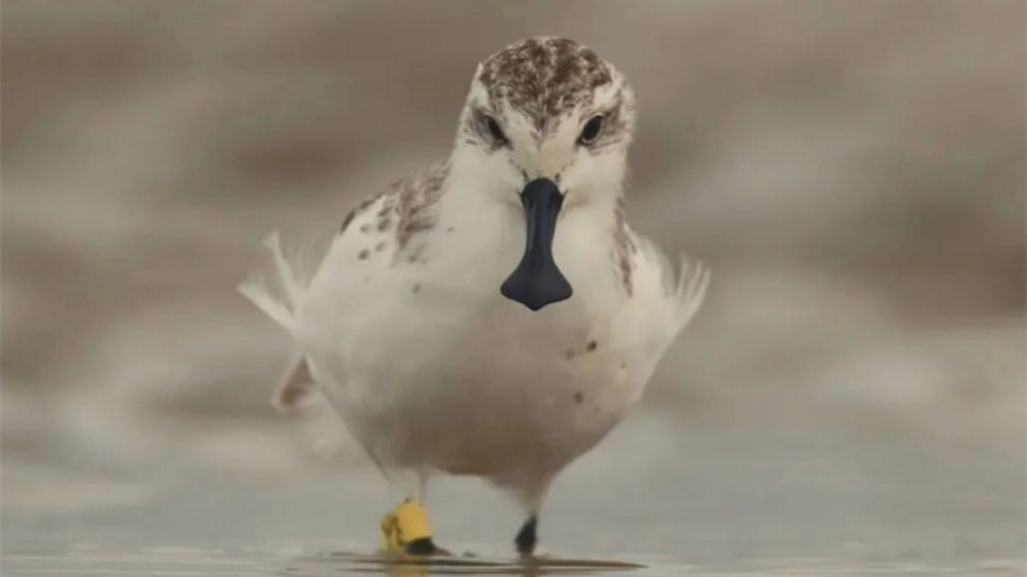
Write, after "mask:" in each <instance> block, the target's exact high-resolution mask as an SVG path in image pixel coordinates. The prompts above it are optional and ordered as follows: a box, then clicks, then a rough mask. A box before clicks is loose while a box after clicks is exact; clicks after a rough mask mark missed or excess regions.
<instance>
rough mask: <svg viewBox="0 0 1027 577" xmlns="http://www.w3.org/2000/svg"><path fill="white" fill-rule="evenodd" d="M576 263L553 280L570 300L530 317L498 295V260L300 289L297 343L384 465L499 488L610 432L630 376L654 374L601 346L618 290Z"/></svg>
mask: <svg viewBox="0 0 1027 577" xmlns="http://www.w3.org/2000/svg"><path fill="white" fill-rule="evenodd" d="M596 254H597V255H601V257H602V258H605V253H601V252H598V251H597V253H596ZM516 258H517V255H516V254H512V255H501V257H500V261H505V260H512V262H514V263H515V262H516V260H515V259H516ZM493 260H495V259H494V258H493ZM568 261H569V259H568ZM483 262H487V260H486V261H483ZM565 262H567V261H565ZM574 262H575V263H576V264H577V266H575V265H574V264H571V265H569V266H567V267H566V268H565V270H564V272H565V274H566V275H567V277H568V279H570V280H571V282H572V285H575V294H574V296H573V297H572V298H571V299H570V300H568V301H565V302H562V303H557V304H554V305H550V306H548V307H546V308H544V309H542V310H541V311H538V312H531V311H529V310H528V309H527V308H525V307H524V306H523V305H521V304H519V303H515V302H512V301H509V300H507V299H505V298H503V297H502V296H501V295H500V294H499V284H500V282H501V280H502V276H501V271H503V270H505V269H506V268H507V266H508V263H505V262H501V264H500V266H498V267H497V266H485V265H483V266H480V267H477V268H475V267H473V266H468V265H467V264H466V263H453V266H452V267H449V266H448V263H443V262H434V263H432V264H433V266H425V267H424V268H423V269H417V268H416V266H401V267H392V268H388V267H383V268H381V269H378V270H376V271H375V272H374V273H373V274H368V275H365V276H364V277H363V278H350V279H349V281H348V282H347V283H346V287H345V290H343V289H341V288H340V286H339V283H338V282H333V281H330V280H328V281H325V285H324V287H322V288H320V289H319V288H318V287H317V286H312V287H311V288H312V290H311V293H310V294H311V297H312V298H311V300H310V302H309V303H308V305H307V307H306V310H305V312H304V315H303V316H304V317H305V318H306V320H305V321H302V323H301V324H303V325H307V326H311V327H317V330H316V331H307V332H306V337H305V338H301V342H303V343H304V345H305V347H306V349H307V352H308V357H309V359H310V361H311V368H312V370H313V372H314V373H315V378H317V380H318V381H319V382H320V383H321V384H322V385H324V386H325V389H326V393H327V394H328V396H329V397H330V398H331V399H332V402H333V404H334V405H335V406H336V408H337V410H338V411H339V413H340V414H341V416H342V417H343V419H344V420H345V421H346V423H347V425H348V426H349V428H350V429H351V431H352V432H353V434H354V436H355V437H356V438H357V439H358V440H359V441H360V442H361V443H362V444H363V445H364V446H365V448H366V449H367V450H368V451H369V452H370V453H371V454H372V456H373V457H374V458H375V459H376V460H378V461H379V462H380V463H382V464H383V465H385V466H394V467H412V468H435V469H440V470H443V471H446V472H450V473H453V474H472V475H480V476H485V477H491V478H493V479H495V480H497V481H499V482H503V480H504V479H510V478H514V477H517V476H518V475H519V474H520V473H519V471H524V470H530V471H551V472H553V473H555V472H557V471H559V469H561V468H562V467H563V466H565V465H566V464H567V463H568V462H570V461H571V460H573V459H574V458H575V457H577V456H578V455H580V454H581V453H583V452H585V451H587V450H588V449H590V448H591V447H592V446H593V445H595V443H596V442H598V441H599V440H600V439H601V438H602V437H603V436H604V435H605V434H606V433H607V432H608V431H609V430H610V429H611V428H612V427H613V426H614V425H615V424H616V423H617V422H618V420H619V419H620V418H621V417H622V416H623V414H624V412H625V410H626V409H627V408H628V407H629V406H630V405H631V404H633V402H634V401H635V400H636V399H637V398H638V396H639V394H640V393H641V389H642V387H643V386H644V384H645V380H646V379H647V378H648V372H647V371H645V370H643V371H637V370H631V369H632V368H634V367H637V366H646V365H647V364H648V365H651V364H652V363H651V362H650V360H649V359H643V358H639V356H640V355H644V354H645V353H644V351H642V350H633V349H631V348H624V347H620V348H616V349H615V348H612V347H611V346H609V343H612V342H613V341H612V339H609V338H608V337H609V322H610V318H611V316H612V315H613V314H615V313H616V312H617V310H618V309H619V306H618V303H616V302H614V303H610V302H606V301H608V300H609V299H611V298H616V294H617V293H616V292H615V291H614V290H612V289H611V287H612V288H616V285H615V283H613V282H612V280H611V279H602V280H605V281H607V282H599V281H598V280H597V279H595V276H596V275H597V274H605V273H604V272H603V271H606V270H607V269H606V268H603V266H602V265H605V264H606V263H605V262H603V263H600V264H597V263H595V262H588V261H587V259H581V258H578V259H577V260H576V261H574ZM326 264H327V265H328V266H331V263H330V262H329V263H326ZM491 264H493V265H494V264H495V263H494V262H493V263H491ZM512 268H513V265H512V264H510V265H509V270H512ZM447 269H448V270H447ZM351 274H352V273H351ZM469 276H470V277H471V278H468V277H469ZM589 277H591V278H589ZM315 284H316V283H315ZM600 300H602V301H603V302H599V301H600ZM611 305H613V306H611ZM599 311H608V312H607V313H606V314H602V313H600V312H599ZM332 315H334V317H333V316H332ZM333 318H334V319H337V322H333ZM326 327H332V328H331V329H326ZM301 332H302V331H301Z"/></svg>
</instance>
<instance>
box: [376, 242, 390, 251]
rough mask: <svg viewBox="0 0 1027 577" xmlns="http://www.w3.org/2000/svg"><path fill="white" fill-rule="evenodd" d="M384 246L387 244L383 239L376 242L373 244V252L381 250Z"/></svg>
mask: <svg viewBox="0 0 1027 577" xmlns="http://www.w3.org/2000/svg"><path fill="white" fill-rule="evenodd" d="M386 246H387V245H386V243H385V241H384V240H383V241H381V242H379V243H378V244H376V245H374V251H375V252H381V251H383V250H385V247H386Z"/></svg>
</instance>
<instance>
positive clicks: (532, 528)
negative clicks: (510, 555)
mask: <svg viewBox="0 0 1027 577" xmlns="http://www.w3.org/2000/svg"><path fill="white" fill-rule="evenodd" d="M537 529H538V517H536V516H535V515H532V516H531V517H528V520H527V521H525V522H524V524H523V525H521V530H520V531H518V532H517V537H515V538H514V543H515V544H516V545H517V552H518V553H520V554H521V555H531V554H532V552H534V551H535V544H536V543H538V532H537Z"/></svg>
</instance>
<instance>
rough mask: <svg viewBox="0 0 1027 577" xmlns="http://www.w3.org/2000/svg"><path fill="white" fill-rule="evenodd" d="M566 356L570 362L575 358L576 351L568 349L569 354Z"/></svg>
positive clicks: (565, 354)
mask: <svg viewBox="0 0 1027 577" xmlns="http://www.w3.org/2000/svg"><path fill="white" fill-rule="evenodd" d="M564 356H565V357H567V360H568V361H569V360H571V359H573V358H574V349H567V352H566V353H564Z"/></svg>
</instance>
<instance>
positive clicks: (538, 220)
mask: <svg viewBox="0 0 1027 577" xmlns="http://www.w3.org/2000/svg"><path fill="white" fill-rule="evenodd" d="M636 118H637V112H636V100H635V94H634V91H633V89H632V88H631V86H630V84H629V83H628V81H627V79H626V78H625V76H624V75H623V74H622V73H621V72H620V71H618V70H617V69H616V68H615V67H614V66H613V65H612V64H611V63H610V62H608V61H606V60H604V59H602V58H600V57H599V56H598V55H597V54H596V52H595V51H593V50H592V49H591V48H589V47H587V46H585V45H583V44H580V43H578V42H576V41H574V40H571V39H568V38H563V37H558V36H538V37H529V38H524V39H522V40H519V41H517V42H514V43H513V44H510V45H508V46H506V47H505V48H502V49H501V50H499V51H498V52H495V53H494V54H492V55H490V56H488V57H487V58H485V59H484V60H482V61H481V62H480V63H479V64H478V66H477V68H476V70H475V72H474V74H473V76H472V81H471V85H470V89H469V91H468V93H467V97H466V101H465V103H464V106H463V109H462V111H461V113H460V114H459V118H458V120H457V123H456V125H457V126H456V136H455V139H454V142H453V148H452V150H451V153H450V154H449V156H448V157H446V158H445V159H443V160H441V161H440V162H437V163H435V164H433V165H430V166H429V167H427V168H426V169H425V170H424V171H422V172H420V173H418V174H414V175H410V176H407V177H405V178H401V179H399V180H396V181H395V182H393V183H392V184H390V185H388V186H385V187H383V188H382V189H381V190H379V191H378V192H377V193H375V194H371V195H368V196H366V197H365V198H364V200H362V201H361V202H360V203H359V204H358V205H357V206H356V207H355V208H353V210H352V211H350V212H349V213H348V215H346V216H345V218H344V219H343V222H342V226H341V227H340V228H339V230H338V232H337V234H334V235H333V237H332V239H331V241H330V246H329V247H328V249H327V251H325V253H324V255H323V257H322V258H321V260H320V262H319V263H318V264H317V265H316V267H315V269H314V272H313V273H312V274H310V275H308V278H301V277H302V276H303V275H301V274H300V273H299V272H298V270H297V266H296V263H295V262H294V260H293V261H291V260H290V259H289V258H288V257H286V256H285V254H284V252H283V250H282V248H281V243H280V240H279V236H278V233H272V234H271V235H270V236H269V237H268V238H267V239H266V242H265V244H266V246H267V249H268V250H269V251H270V252H271V253H272V255H273V259H272V262H273V263H274V264H273V271H272V273H271V280H268V277H267V276H260V277H258V279H257V280H253V279H250V280H248V281H245V282H243V283H241V284H240V285H239V286H238V290H239V291H240V292H241V293H242V294H243V295H245V296H246V297H247V298H248V299H249V300H250V301H252V303H253V304H254V305H256V307H257V308H258V309H260V310H262V311H263V312H264V313H265V314H266V315H267V316H269V317H271V318H272V319H273V320H274V321H275V322H277V323H278V324H279V325H281V326H282V327H283V328H284V329H285V330H286V331H287V332H288V333H289V334H290V335H291V337H292V340H293V341H294V343H295V344H296V349H297V352H296V356H295V360H294V361H293V362H292V363H291V365H290V366H289V368H288V370H287V371H286V372H285V376H284V377H283V378H282V379H281V381H280V382H279V385H278V387H277V388H276V389H275V392H274V394H273V403H274V404H275V405H276V406H277V407H279V408H280V409H282V410H288V408H290V407H294V406H296V404H297V403H298V402H299V400H301V399H303V398H304V397H306V396H308V395H310V394H312V393H313V392H319V393H321V394H322V395H323V396H324V398H325V399H327V402H328V404H330V406H331V408H332V412H333V415H334V416H336V417H337V418H338V419H341V421H342V423H343V424H344V426H345V428H346V429H347V430H348V431H349V433H351V434H352V436H353V438H354V439H355V440H356V441H357V442H358V443H359V445H360V446H361V447H362V448H363V450H364V451H365V452H366V454H367V455H368V456H369V457H370V459H371V461H373V462H374V464H375V465H376V466H377V468H378V469H379V470H380V471H381V473H382V476H383V477H384V481H385V482H386V483H387V484H388V485H389V486H390V487H391V488H393V489H395V490H396V491H398V492H399V493H400V494H401V496H402V498H401V500H400V503H399V504H398V505H396V507H395V508H394V509H392V510H391V511H390V512H389V513H388V514H386V515H385V516H384V518H383V519H382V521H381V523H380V531H381V538H382V543H383V544H382V547H383V549H384V550H385V551H386V552H397V553H399V554H410V555H431V554H436V553H439V554H441V553H445V550H444V549H442V548H440V547H438V546H437V545H436V543H435V536H434V535H433V532H432V529H431V525H430V522H429V520H428V514H427V506H426V503H425V501H426V490H427V486H428V484H429V482H430V481H431V480H433V479H435V478H437V477H439V476H444V475H454V476H474V477H479V478H482V479H484V480H486V481H487V482H489V483H491V485H493V486H494V487H496V488H497V489H498V490H500V491H502V492H505V493H506V494H507V495H508V496H510V497H511V498H512V499H513V500H514V501H515V502H516V503H517V504H518V505H519V507H520V509H521V510H522V512H523V522H522V523H521V524H520V528H519V530H518V531H517V532H516V534H515V538H514V543H513V545H514V547H515V550H516V552H517V553H519V554H520V555H522V556H531V555H533V554H535V552H536V547H537V544H538V542H539V516H540V512H541V508H542V505H543V502H544V501H545V498H546V495H547V493H548V492H549V490H550V488H551V486H552V484H553V482H554V480H555V479H556V478H557V477H558V475H559V474H560V473H561V472H562V471H564V470H565V469H566V468H567V466H568V465H570V464H571V463H572V462H574V461H575V460H576V459H577V458H579V457H581V456H582V455H584V454H585V453H587V452H589V451H590V450H591V449H593V448H594V447H595V446H596V445H597V444H598V443H599V442H600V441H601V440H602V439H603V438H604V437H605V436H606V435H607V434H608V433H609V432H610V431H611V430H612V429H613V428H614V427H615V426H616V425H617V424H618V423H619V422H621V421H622V419H623V418H624V417H625V415H626V414H627V413H628V411H629V409H631V407H633V406H634V405H636V404H637V402H638V401H639V399H640V398H641V396H642V394H643V392H644V390H645V388H646V385H647V383H648V382H649V380H650V379H651V377H652V375H653V373H654V371H655V369H656V367H657V364H658V363H659V361H660V360H661V358H662V357H663V356H664V353H665V352H666V351H667V350H668V348H669V347H670V345H671V344H672V343H673V342H674V340H675V339H676V337H677V336H678V335H679V334H680V333H681V332H682V330H683V329H684V328H685V326H686V325H688V324H689V322H690V321H691V320H692V318H693V317H694V315H695V314H696V312H697V310H698V309H699V307H700V305H701V303H702V302H703V300H704V297H705V294H706V291H707V286H708V285H709V279H710V271H709V268H708V267H707V266H706V265H704V264H703V263H702V262H700V261H698V260H696V259H692V258H689V257H687V256H686V255H681V257H680V259H677V262H674V261H673V260H671V259H670V258H669V257H668V256H667V254H666V253H665V252H664V251H663V250H661V249H660V248H659V247H658V246H657V245H656V244H655V243H654V242H653V241H651V240H649V239H648V238H646V237H645V236H643V235H641V234H638V233H636V232H635V231H634V230H633V229H632V228H631V227H630V226H629V224H628V222H627V216H626V189H627V188H628V185H627V178H628V150H629V148H630V145H631V143H632V140H633V138H634V135H635V131H636ZM275 283H277V286H279V287H284V288H282V289H281V290H273V288H272V285H273V284H275Z"/></svg>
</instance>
